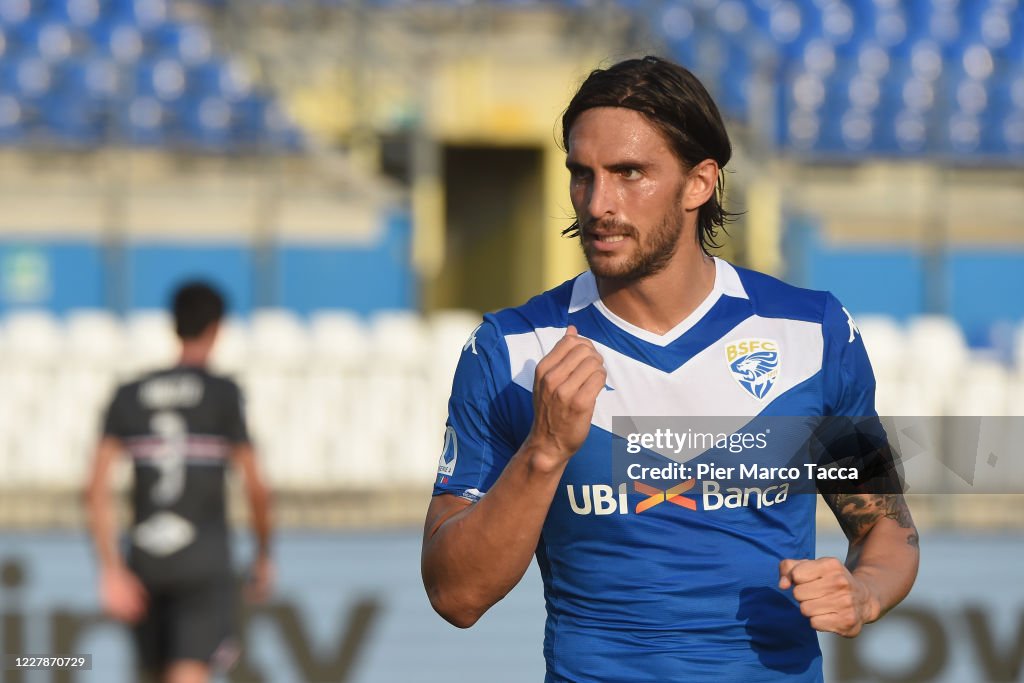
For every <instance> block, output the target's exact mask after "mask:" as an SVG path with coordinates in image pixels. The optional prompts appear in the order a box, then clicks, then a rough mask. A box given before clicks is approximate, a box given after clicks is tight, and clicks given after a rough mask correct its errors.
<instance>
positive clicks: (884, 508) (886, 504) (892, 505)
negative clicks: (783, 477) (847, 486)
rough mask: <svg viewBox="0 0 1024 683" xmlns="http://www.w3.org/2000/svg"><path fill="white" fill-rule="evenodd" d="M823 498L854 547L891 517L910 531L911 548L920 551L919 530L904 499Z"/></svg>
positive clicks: (871, 496)
mask: <svg viewBox="0 0 1024 683" xmlns="http://www.w3.org/2000/svg"><path fill="white" fill-rule="evenodd" d="M822 497H823V498H824V499H825V502H826V503H827V504H828V506H829V507H830V508H831V509H832V512H833V513H834V514H835V516H836V519H838V520H839V526H841V527H842V529H843V533H845V534H846V537H847V538H848V539H850V542H851V543H854V544H859V543H860V542H862V541H863V540H864V537H865V536H867V533H868V531H870V530H871V527H873V526H874V525H875V523H876V522H877V521H878V520H879V519H881V518H883V517H888V518H889V519H891V520H894V521H895V522H896V523H897V524H898V525H899V526H900V528H901V529H909V530H910V534H909V535H908V536H907V544H908V545H912V546H914V547H915V548H916V547H918V536H917V528H916V527H915V526H914V520H913V519H912V518H911V516H910V508H908V507H907V501H906V500H905V499H904V498H903V496H902V495H900V494H850V493H827V494H822Z"/></svg>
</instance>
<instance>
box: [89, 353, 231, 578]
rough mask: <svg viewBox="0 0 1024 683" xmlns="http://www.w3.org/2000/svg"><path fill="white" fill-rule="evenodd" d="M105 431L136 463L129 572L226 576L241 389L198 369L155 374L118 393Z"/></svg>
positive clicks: (151, 575) (158, 575)
mask: <svg viewBox="0 0 1024 683" xmlns="http://www.w3.org/2000/svg"><path fill="white" fill-rule="evenodd" d="M103 431H104V434H106V435H108V436H113V437H117V438H118V439H120V440H121V442H122V443H123V444H124V447H125V449H126V450H127V452H128V454H129V455H130V456H131V458H132V461H133V463H134V472H135V483H134V487H133V491H132V502H133V506H134V519H133V524H132V528H131V550H130V552H129V558H128V562H129V565H130V566H131V567H132V569H133V570H134V571H136V572H137V573H138V574H139V576H140V577H141V578H142V579H143V581H145V582H147V583H150V584H168V583H177V582H181V581H199V580H207V579H211V578H217V577H222V576H225V575H228V574H230V572H231V561H230V553H229V548H228V529H227V514H226V507H227V506H226V501H225V472H226V469H227V467H228V465H229V456H230V454H231V450H232V448H233V447H234V446H236V445H238V444H242V443H247V442H248V441H249V434H248V431H247V429H246V426H245V418H244V410H243V407H242V395H241V391H240V390H239V388H238V386H237V385H236V384H235V383H234V382H232V381H231V380H229V379H225V378H222V377H216V376H214V375H211V374H209V373H208V372H206V371H205V370H203V369H200V368H193V367H175V368H172V369H169V370H163V371H160V372H155V373H152V374H149V375H146V376H144V377H142V378H141V379H139V380H138V381H135V382H132V383H130V384H126V385H124V386H122V387H120V388H119V389H118V390H117V393H116V395H115V396H114V399H113V401H112V402H111V404H110V408H109V409H108V410H107V415H106V420H105V424H104V428H103Z"/></svg>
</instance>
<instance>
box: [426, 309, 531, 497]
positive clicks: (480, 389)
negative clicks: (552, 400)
mask: <svg viewBox="0 0 1024 683" xmlns="http://www.w3.org/2000/svg"><path fill="white" fill-rule="evenodd" d="M510 381H511V378H510V373H509V361H508V350H507V347H506V345H505V340H504V338H503V337H502V335H501V333H500V330H499V329H498V327H497V324H496V323H495V322H493V321H492V320H491V319H490V317H488V318H487V319H485V320H484V322H483V323H482V324H481V325H480V326H479V327H477V328H476V329H475V330H474V331H473V332H472V334H471V335H470V337H469V339H468V340H467V341H466V343H465V345H464V346H463V349H462V356H461V357H460V358H459V364H458V367H457V368H456V370H455V378H454V380H453V382H452V393H451V398H450V399H449V401H448V420H447V422H446V427H447V428H446V430H445V435H444V445H443V447H442V452H441V458H440V460H439V462H438V470H437V479H436V480H435V484H434V495H435V496H437V495H441V494H446V493H447V494H451V495H455V496H460V497H462V498H466V499H467V500H471V501H473V502H476V501H477V500H479V499H480V498H481V497H483V495H484V494H485V493H487V491H488V489H489V488H490V487H491V486H492V485H493V484H494V482H495V481H496V480H497V478H498V476H499V475H500V474H501V472H502V470H503V469H504V468H505V465H506V464H507V463H508V461H509V459H510V458H511V457H512V456H513V455H514V454H515V452H516V451H517V450H518V446H517V445H516V444H515V443H514V440H513V438H512V436H511V429H510V428H509V420H508V411H507V410H506V407H505V406H504V405H503V403H502V401H503V396H504V395H505V392H504V391H503V390H504V389H505V388H506V387H507V386H508V384H509V383H510Z"/></svg>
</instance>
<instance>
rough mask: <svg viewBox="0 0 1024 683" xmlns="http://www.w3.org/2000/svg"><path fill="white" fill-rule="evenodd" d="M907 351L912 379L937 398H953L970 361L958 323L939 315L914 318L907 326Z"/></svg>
mask: <svg viewBox="0 0 1024 683" xmlns="http://www.w3.org/2000/svg"><path fill="white" fill-rule="evenodd" d="M907 349H908V352H907V367H908V370H909V373H910V377H912V378H913V379H914V380H915V381H917V382H919V383H920V384H921V385H922V386H924V387H926V388H927V389H928V391H930V392H934V393H935V395H937V396H948V395H950V393H951V392H952V391H953V389H954V386H955V383H956V381H957V379H958V378H959V377H960V371H961V369H962V368H963V366H964V364H965V363H966V362H967V359H968V353H967V344H966V341H965V340H964V335H963V332H962V331H961V330H960V328H959V327H958V326H957V324H956V323H955V322H953V321H952V320H950V319H949V318H947V317H945V316H940V315H922V316H917V317H915V318H912V319H911V320H910V321H909V323H908V324H907Z"/></svg>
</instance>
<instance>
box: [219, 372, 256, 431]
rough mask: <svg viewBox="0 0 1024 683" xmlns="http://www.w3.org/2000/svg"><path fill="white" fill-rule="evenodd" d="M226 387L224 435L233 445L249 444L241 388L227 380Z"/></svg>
mask: <svg viewBox="0 0 1024 683" xmlns="http://www.w3.org/2000/svg"><path fill="white" fill-rule="evenodd" d="M227 387H228V391H227V399H226V403H225V408H226V414H225V418H224V435H225V436H226V437H227V439H228V441H230V442H231V443H233V444H245V443H249V441H250V439H249V427H248V425H247V423H246V420H245V397H244V395H243V394H242V390H241V388H239V386H238V385H237V384H235V383H234V382H232V381H230V380H229V381H228V382H227Z"/></svg>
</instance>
